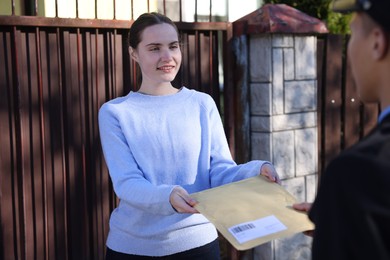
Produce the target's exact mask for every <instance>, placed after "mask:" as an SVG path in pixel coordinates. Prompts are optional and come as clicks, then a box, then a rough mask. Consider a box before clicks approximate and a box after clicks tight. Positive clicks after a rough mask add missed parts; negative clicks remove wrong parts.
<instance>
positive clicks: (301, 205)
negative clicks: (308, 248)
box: [292, 202, 314, 237]
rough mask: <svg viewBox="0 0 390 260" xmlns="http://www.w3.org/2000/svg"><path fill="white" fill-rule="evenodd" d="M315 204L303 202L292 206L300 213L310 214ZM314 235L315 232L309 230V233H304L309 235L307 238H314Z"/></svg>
mask: <svg viewBox="0 0 390 260" xmlns="http://www.w3.org/2000/svg"><path fill="white" fill-rule="evenodd" d="M312 204H313V203H309V202H301V203H295V204H293V205H292V207H293V208H294V209H295V210H298V211H303V212H306V213H308V212H309V211H310V209H311V206H312ZM313 233H314V230H307V231H304V232H303V234H305V235H307V236H310V237H312V236H313Z"/></svg>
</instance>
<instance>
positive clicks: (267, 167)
mask: <svg viewBox="0 0 390 260" xmlns="http://www.w3.org/2000/svg"><path fill="white" fill-rule="evenodd" d="M260 175H262V176H264V177H266V178H267V179H268V180H270V181H272V182H276V183H278V184H280V178H279V175H278V173H277V172H276V170H275V168H274V166H273V165H272V164H270V163H264V164H263V165H262V166H261V169H260Z"/></svg>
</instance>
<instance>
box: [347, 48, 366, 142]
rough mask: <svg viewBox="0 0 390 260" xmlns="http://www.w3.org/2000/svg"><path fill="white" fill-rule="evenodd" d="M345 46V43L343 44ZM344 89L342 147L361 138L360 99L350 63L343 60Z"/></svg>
mask: <svg viewBox="0 0 390 260" xmlns="http://www.w3.org/2000/svg"><path fill="white" fill-rule="evenodd" d="M345 46H346V44H345ZM345 49H346V47H345ZM345 64H346V67H345V73H344V75H345V91H344V93H345V94H344V97H343V99H344V111H343V112H344V113H343V118H344V131H343V137H344V142H343V147H342V148H343V149H345V148H348V147H350V146H351V145H353V144H354V143H356V142H357V141H359V139H360V138H361V136H362V135H361V133H360V132H361V131H360V124H361V113H360V109H361V107H362V104H361V101H360V100H359V96H358V93H357V90H356V85H355V82H354V80H353V78H352V73H351V64H350V62H349V61H348V59H347V61H346V62H345Z"/></svg>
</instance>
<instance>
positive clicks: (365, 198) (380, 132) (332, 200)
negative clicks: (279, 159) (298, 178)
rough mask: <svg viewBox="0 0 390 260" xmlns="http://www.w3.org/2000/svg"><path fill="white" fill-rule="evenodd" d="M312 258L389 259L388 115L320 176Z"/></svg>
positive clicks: (311, 215) (312, 215)
mask: <svg viewBox="0 0 390 260" xmlns="http://www.w3.org/2000/svg"><path fill="white" fill-rule="evenodd" d="M309 218H310V219H311V220H312V221H313V222H314V224H315V232H314V237H313V247H312V253H313V258H312V259H313V260H318V259H326V260H337V259H354V260H356V259H369V260H371V259H375V260H379V259H390V115H388V116H386V117H385V118H384V120H382V122H381V123H380V124H379V125H378V126H376V127H375V128H374V129H373V131H371V132H370V134H369V135H367V136H366V137H365V138H364V139H362V140H361V141H360V142H358V143H357V144H355V145H354V146H352V147H351V148H349V149H346V150H345V151H343V152H342V153H341V154H340V155H339V156H337V157H336V158H335V159H334V160H333V161H331V162H330V164H329V165H328V167H327V169H326V171H325V173H323V174H322V176H321V181H320V183H319V189H318V194H317V197H316V199H315V201H314V203H313V205H312V209H311V211H310V212H309Z"/></svg>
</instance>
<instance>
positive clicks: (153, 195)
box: [99, 104, 175, 215]
mask: <svg viewBox="0 0 390 260" xmlns="http://www.w3.org/2000/svg"><path fill="white" fill-rule="evenodd" d="M99 132H100V140H101V144H102V149H103V154H104V158H105V161H106V164H107V167H108V170H109V174H110V177H111V181H112V183H113V187H114V191H115V194H116V195H117V196H118V198H119V199H120V200H121V202H122V203H127V204H130V205H131V206H132V207H135V208H138V209H141V210H143V211H145V212H149V213H152V214H156V215H171V214H174V213H175V211H174V209H173V208H172V206H171V204H170V203H169V196H170V194H171V192H172V189H173V188H174V187H175V186H174V185H158V186H156V185H153V184H151V183H150V182H149V181H148V180H146V179H145V178H144V176H143V173H142V171H141V170H140V169H139V167H138V166H137V163H136V161H135V159H134V156H133V154H132V151H131V149H130V147H129V145H128V144H127V142H126V138H125V136H124V134H123V132H122V129H121V125H120V122H119V120H118V116H117V112H116V110H115V107H114V106H112V105H110V104H104V105H103V106H102V107H101V109H100V110H99Z"/></svg>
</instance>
